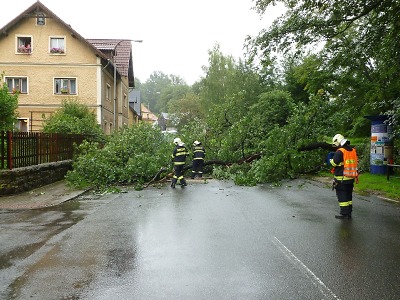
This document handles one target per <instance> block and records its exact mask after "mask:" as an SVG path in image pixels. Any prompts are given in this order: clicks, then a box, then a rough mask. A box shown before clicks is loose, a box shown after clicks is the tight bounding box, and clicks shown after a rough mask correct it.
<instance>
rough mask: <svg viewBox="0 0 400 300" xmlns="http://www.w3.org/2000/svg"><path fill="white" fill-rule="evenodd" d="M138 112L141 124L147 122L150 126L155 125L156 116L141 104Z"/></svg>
mask: <svg viewBox="0 0 400 300" xmlns="http://www.w3.org/2000/svg"><path fill="white" fill-rule="evenodd" d="M140 111H141V115H142V121H143V122H148V123H150V124H152V125H154V124H157V119H158V118H157V116H156V115H155V114H153V113H152V112H151V111H150V109H148V108H147V107H146V106H145V105H144V104H143V103H141V104H140Z"/></svg>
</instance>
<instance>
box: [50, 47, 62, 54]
mask: <svg viewBox="0 0 400 300" xmlns="http://www.w3.org/2000/svg"><path fill="white" fill-rule="evenodd" d="M50 53H53V54H63V53H64V49H63V48H51V49H50Z"/></svg>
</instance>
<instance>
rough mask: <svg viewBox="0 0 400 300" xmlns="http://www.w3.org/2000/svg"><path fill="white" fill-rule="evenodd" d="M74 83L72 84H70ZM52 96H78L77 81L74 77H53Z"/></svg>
mask: <svg viewBox="0 0 400 300" xmlns="http://www.w3.org/2000/svg"><path fill="white" fill-rule="evenodd" d="M72 82H74V84H72ZM53 93H54V95H73V96H76V95H78V80H77V78H76V77H54V79H53Z"/></svg>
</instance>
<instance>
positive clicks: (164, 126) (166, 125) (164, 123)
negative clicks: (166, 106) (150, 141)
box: [157, 112, 177, 133]
mask: <svg viewBox="0 0 400 300" xmlns="http://www.w3.org/2000/svg"><path fill="white" fill-rule="evenodd" d="M157 124H158V127H160V128H161V131H166V132H174V133H175V132H177V131H176V128H175V126H174V125H173V124H172V121H171V118H170V116H169V114H168V113H164V112H162V113H161V114H160V117H159V118H158V120H157Z"/></svg>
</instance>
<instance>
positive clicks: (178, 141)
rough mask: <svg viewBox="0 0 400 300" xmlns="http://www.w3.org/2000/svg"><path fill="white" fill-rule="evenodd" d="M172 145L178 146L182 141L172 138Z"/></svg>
mask: <svg viewBox="0 0 400 300" xmlns="http://www.w3.org/2000/svg"><path fill="white" fill-rule="evenodd" d="M174 144H175V145H178V144H182V141H181V139H180V138H174Z"/></svg>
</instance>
